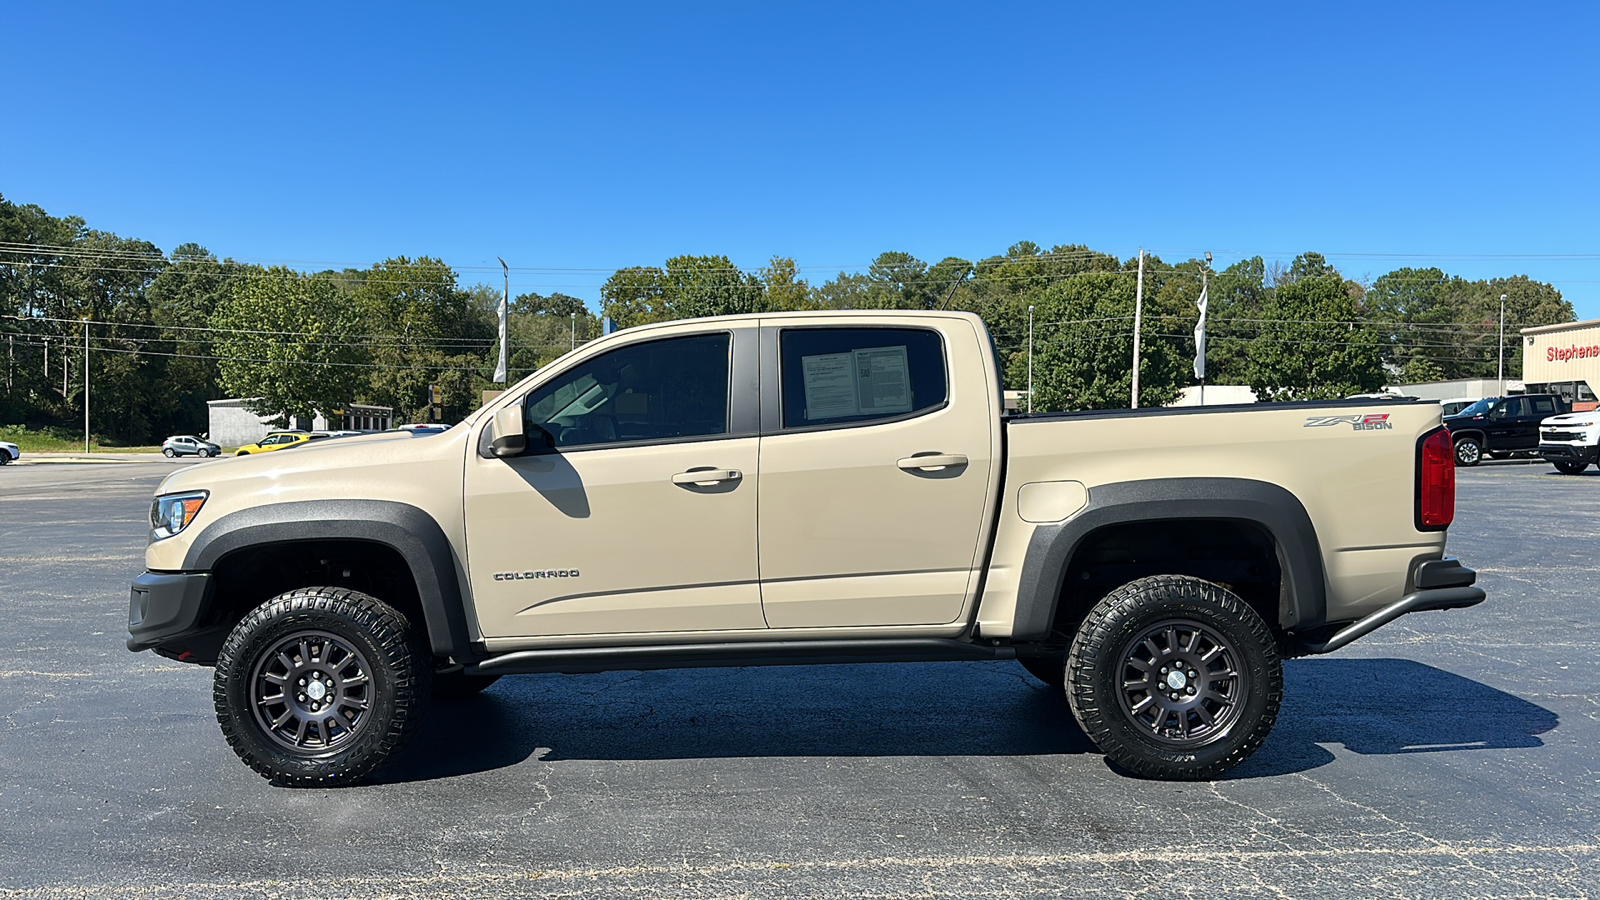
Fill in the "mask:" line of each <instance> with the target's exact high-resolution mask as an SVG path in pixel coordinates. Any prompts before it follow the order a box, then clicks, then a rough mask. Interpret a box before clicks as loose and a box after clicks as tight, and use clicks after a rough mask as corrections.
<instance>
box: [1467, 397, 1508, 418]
mask: <svg viewBox="0 0 1600 900" xmlns="http://www.w3.org/2000/svg"><path fill="white" fill-rule="evenodd" d="M1499 399H1500V398H1499V397H1485V398H1484V399H1482V400H1479V401H1478V402H1477V403H1474V404H1472V405H1471V406H1469V407H1467V408H1466V409H1463V410H1462V411H1461V412H1460V413H1459V415H1463V416H1486V415H1488V414H1489V407H1491V406H1493V405H1494V404H1495V401H1496V400H1499Z"/></svg>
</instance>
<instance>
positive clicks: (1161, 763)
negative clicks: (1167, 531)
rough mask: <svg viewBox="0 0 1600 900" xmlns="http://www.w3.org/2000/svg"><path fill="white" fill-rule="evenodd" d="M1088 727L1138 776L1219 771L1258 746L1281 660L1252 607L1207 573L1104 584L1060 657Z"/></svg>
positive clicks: (1180, 777) (1199, 775)
mask: <svg viewBox="0 0 1600 900" xmlns="http://www.w3.org/2000/svg"><path fill="white" fill-rule="evenodd" d="M1065 671H1066V677H1067V700H1068V702H1069V703H1070V705H1071V707H1072V713H1073V715H1074V716H1075V717H1076V718H1077V720H1078V724H1079V725H1081V726H1082V727H1083V730H1084V733H1085V734H1087V735H1088V736H1089V739H1090V740H1092V741H1094V743H1095V745H1096V746H1098V747H1099V748H1100V749H1101V751H1103V752H1104V753H1105V754H1106V757H1107V758H1108V759H1109V760H1111V762H1113V763H1115V764H1116V765H1118V766H1120V767H1122V768H1123V769H1126V770H1127V771H1129V772H1131V773H1133V774H1134V775H1138V776H1140V777H1144V778H1160V779H1165V780H1172V781H1198V780H1204V779H1210V778H1215V777H1216V776H1218V775H1221V774H1222V773H1223V772H1226V771H1227V770H1229V769H1231V768H1233V767H1234V766H1236V765H1238V764H1239V763H1241V762H1243V761H1244V760H1245V759H1246V758H1248V757H1249V756H1250V754H1252V753H1254V752H1255V751H1256V749H1257V748H1259V747H1260V746H1261V743H1262V742H1263V741H1264V740H1266V737H1267V734H1268V733H1269V732H1270V731H1272V726H1273V724H1274V723H1275V722H1276V721H1277V718H1278V707H1279V705H1280V704H1281V703H1282V701H1283V664H1282V662H1281V661H1280V660H1279V657H1278V651H1277V643H1276V641H1275V640H1274V639H1273V636H1272V632H1271V631H1270V630H1269V629H1268V628H1267V624H1266V623H1265V622H1263V621H1262V620H1261V617H1260V616H1259V615H1257V614H1256V612H1255V610H1253V609H1251V608H1250V607H1249V606H1248V605H1246V604H1245V603H1244V601H1242V600H1240V599H1239V598H1238V597H1237V596H1235V595H1234V594H1233V593H1232V592H1230V591H1227V590H1224V589H1223V588H1221V587H1219V586H1217V585H1215V584H1212V583H1211V582H1209V581H1204V580H1202V579H1199V578H1190V577H1187V576H1178V575H1159V576H1156V577H1153V578H1141V579H1139V580H1138V581H1133V582H1129V583H1128V584H1125V585H1123V586H1122V587H1120V588H1117V589H1116V590H1114V591H1112V592H1111V593H1110V594H1108V595H1106V597H1105V599H1103V600H1101V601H1100V602H1099V603H1098V604H1097V605H1096V606H1095V607H1094V609H1093V610H1091V611H1090V613H1089V616H1088V618H1086V619H1085V620H1084V622H1083V625H1082V627H1081V628H1079V630H1078V634H1077V636H1076V637H1075V638H1074V639H1073V642H1072V650H1071V652H1070V653H1069V654H1068V656H1067V667H1066V670H1065Z"/></svg>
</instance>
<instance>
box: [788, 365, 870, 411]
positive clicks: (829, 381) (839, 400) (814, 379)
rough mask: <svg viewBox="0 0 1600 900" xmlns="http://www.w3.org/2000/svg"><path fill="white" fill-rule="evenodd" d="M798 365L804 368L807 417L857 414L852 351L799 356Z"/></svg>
mask: <svg viewBox="0 0 1600 900" xmlns="http://www.w3.org/2000/svg"><path fill="white" fill-rule="evenodd" d="M800 365H801V368H802V369H803V370H804V372H805V380H806V418H807V419H832V418H836V417H838V416H855V415H860V414H861V406H860V404H859V403H857V401H856V382H855V371H856V370H855V354H854V353H824V354H822V355H820V356H803V357H801V358H800Z"/></svg>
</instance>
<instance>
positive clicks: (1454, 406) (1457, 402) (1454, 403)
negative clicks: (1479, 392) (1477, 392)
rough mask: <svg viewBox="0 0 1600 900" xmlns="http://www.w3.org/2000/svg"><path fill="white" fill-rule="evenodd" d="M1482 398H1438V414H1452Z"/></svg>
mask: <svg viewBox="0 0 1600 900" xmlns="http://www.w3.org/2000/svg"><path fill="white" fill-rule="evenodd" d="M1482 399H1483V398H1482V397H1451V398H1450V399H1449V400H1440V401H1439V410H1440V412H1439V414H1440V415H1442V416H1453V415H1455V414H1456V413H1458V412H1461V411H1462V410H1463V409H1466V408H1467V407H1469V406H1471V405H1472V404H1474V403H1477V402H1478V401H1479V400H1482Z"/></svg>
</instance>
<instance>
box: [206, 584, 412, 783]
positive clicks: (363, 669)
mask: <svg viewBox="0 0 1600 900" xmlns="http://www.w3.org/2000/svg"><path fill="white" fill-rule="evenodd" d="M432 674H433V670H432V655H431V654H430V653H428V652H427V649H426V648H425V647H423V646H421V644H420V641H419V639H418V637H417V635H416V632H415V631H414V630H413V629H412V628H411V627H410V625H409V623H407V622H406V619H405V617H404V616H402V615H401V614H400V613H399V612H397V611H396V610H395V609H394V608H393V607H390V606H388V605H386V604H384V603H382V602H380V601H378V600H377V599H375V598H373V597H370V596H368V595H366V594H362V593H359V592H357V591H351V590H345V589H342V588H331V587H312V588H300V589H298V590H294V591H290V592H288V593H286V594H281V595H279V596H277V597H274V598H273V599H271V600H269V601H267V602H266V603H264V604H262V605H261V606H259V607H257V608H256V609H255V610H254V611H252V612H251V613H250V614H249V615H246V616H245V617H244V619H243V620H242V621H241V622H239V624H238V625H237V626H235V627H234V629H233V632H232V633H231V634H229V635H228V639H227V640H226V641H225V642H224V643H223V645H222V651H221V653H220V654H219V655H218V657H217V670H216V675H215V678H214V681H213V687H212V699H213V700H214V702H215V703H216V709H217V722H218V724H220V725H221V726H222V733H223V735H224V736H225V737H226V738H227V739H228V745H229V746H231V747H232V748H233V752H234V753H237V754H238V755H239V758H240V759H242V760H244V762H245V764H246V765H248V766H250V768H252V769H254V770H256V771H257V772H258V773H260V774H261V775H263V776H265V777H267V778H270V779H272V781H273V782H274V783H275V784H283V785H289V786H294V787H310V786H324V787H331V786H341V785H348V784H354V783H357V782H359V781H360V780H361V779H363V778H365V777H366V776H367V775H369V774H371V773H372V771H373V770H374V769H376V768H377V767H378V766H379V765H381V764H382V763H383V761H384V760H385V759H387V758H388V756H389V754H391V753H393V752H394V750H395V749H396V748H397V747H398V746H399V745H400V743H401V741H403V740H404V739H405V737H406V736H407V735H408V734H409V733H410V732H411V730H412V729H413V728H414V727H415V724H416V722H417V719H418V718H419V715H420V713H421V711H422V707H423V705H424V704H425V703H426V702H427V699H428V695H429V690H430V687H431V686H430V683H429V682H430V678H431V676H432Z"/></svg>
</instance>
